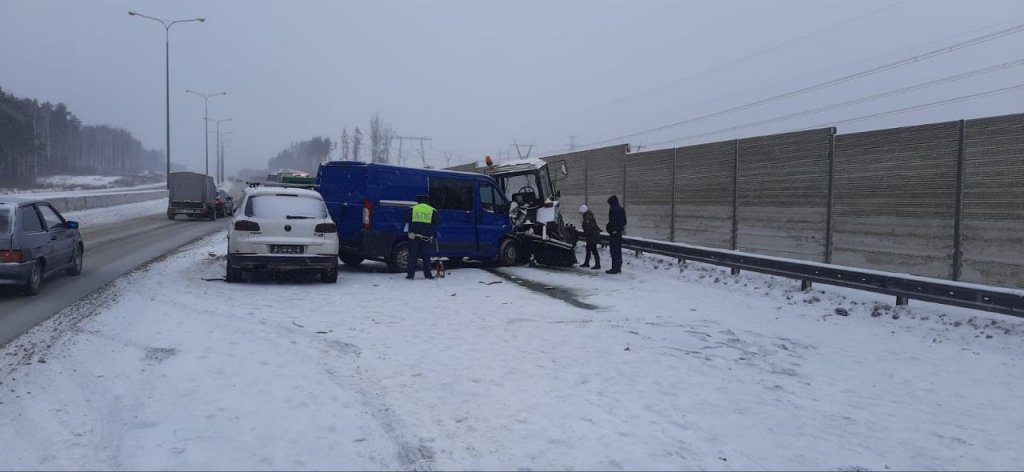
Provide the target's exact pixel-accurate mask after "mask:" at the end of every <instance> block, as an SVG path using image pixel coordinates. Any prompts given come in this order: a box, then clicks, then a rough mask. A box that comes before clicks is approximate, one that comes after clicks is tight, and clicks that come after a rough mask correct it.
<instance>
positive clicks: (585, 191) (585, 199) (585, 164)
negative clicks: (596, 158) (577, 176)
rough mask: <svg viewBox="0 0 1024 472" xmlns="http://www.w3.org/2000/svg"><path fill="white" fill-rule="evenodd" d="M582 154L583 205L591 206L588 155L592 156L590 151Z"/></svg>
mask: <svg viewBox="0 0 1024 472" xmlns="http://www.w3.org/2000/svg"><path fill="white" fill-rule="evenodd" d="M582 154H583V203H584V204H586V205H588V206H589V205H590V202H589V201H588V200H589V195H590V188H589V187H590V175H589V174H590V157H589V156H588V155H589V154H590V151H583V152H582Z"/></svg>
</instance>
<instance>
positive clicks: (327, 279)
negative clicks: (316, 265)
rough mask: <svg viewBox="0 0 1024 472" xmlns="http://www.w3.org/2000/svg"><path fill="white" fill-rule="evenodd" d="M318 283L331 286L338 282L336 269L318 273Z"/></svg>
mask: <svg viewBox="0 0 1024 472" xmlns="http://www.w3.org/2000/svg"><path fill="white" fill-rule="evenodd" d="M320 281H321V282H323V283H325V284H333V283H336V282H337V281H338V268H337V267H335V268H333V269H324V270H322V271H320Z"/></svg>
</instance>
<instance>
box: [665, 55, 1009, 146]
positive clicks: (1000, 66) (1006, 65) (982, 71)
mask: <svg viewBox="0 0 1024 472" xmlns="http://www.w3.org/2000/svg"><path fill="white" fill-rule="evenodd" d="M1022 65H1024V59H1017V60H1016V61H1010V62H1006V63H1003V64H998V65H994V66H990V67H984V68H981V69H976V70H973V71H970V72H964V73H962V74H956V75H952V76H949V77H943V78H941V79H935V80H931V81H928V82H924V83H920V84H916V85H911V86H909V87H903V88H899V89H896V90H890V91H888V92H883V93H879V94H875V95H869V96H866V97H860V98H855V99H853V100H847V101H845V102H839V103H833V104H831V105H826V106H823V107H818V108H814V109H811V110H805V111H800V112H796V113H790V114H788V115H782V116H777V117H774V118H767V119H764V120H760V121H755V122H753V123H747V124H743V125H738V126H732V127H729V128H723V129H719V130H715V131H708V132H705V133H699V134H694V135H691V136H687V137H685V138H674V139H668V140H665V141H659V142H656V143H652V144H650V145H649V146H661V145H664V144H670V143H674V142H680V141H690V140H693V139H697V138H703V137H707V136H714V135H716V134H721V133H727V132H729V131H737V130H741V129H746V128H752V127H754V126H760V125H766V124H770V123H775V122H778V121H785V120H790V119H793V118H798V117H801V116H806V115H814V114H818V113H822V112H825V111H831V110H835V109H838V108H844V107H847V106H850V105H857V104H861V103H867V102H871V101H874V100H878V99H880V98H888V97H893V96H896V95H903V94H905V93H910V92H915V91H917V90H922V89H926V88H931V87H935V86H939V85H944V84H948V83H951V82H956V81H960V80H964V79H969V78H972V77H977V76H980V75H985V74H990V73H992V72H998V71H1003V70H1006V69H1010V68H1012V67H1019V66H1022Z"/></svg>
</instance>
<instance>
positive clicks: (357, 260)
mask: <svg viewBox="0 0 1024 472" xmlns="http://www.w3.org/2000/svg"><path fill="white" fill-rule="evenodd" d="M338 259H341V262H343V263H345V265H347V266H352V267H355V266H357V265H359V264H362V263H363V258H362V257H359V256H357V255H354V254H345V253H341V254H338Z"/></svg>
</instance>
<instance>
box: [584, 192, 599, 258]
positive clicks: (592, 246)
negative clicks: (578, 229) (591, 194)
mask: <svg viewBox="0 0 1024 472" xmlns="http://www.w3.org/2000/svg"><path fill="white" fill-rule="evenodd" d="M580 214H581V215H583V238H584V240H585V241H586V242H587V249H586V251H587V256H586V257H585V258H584V259H583V263H582V264H580V267H590V255H591V254H593V255H594V267H591V268H592V269H600V268H601V256H600V255H598V253H597V242H598V241H599V240H600V238H601V227H600V226H598V225H597V218H595V217H594V212H592V211H590V208H587V205H580Z"/></svg>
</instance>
